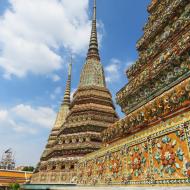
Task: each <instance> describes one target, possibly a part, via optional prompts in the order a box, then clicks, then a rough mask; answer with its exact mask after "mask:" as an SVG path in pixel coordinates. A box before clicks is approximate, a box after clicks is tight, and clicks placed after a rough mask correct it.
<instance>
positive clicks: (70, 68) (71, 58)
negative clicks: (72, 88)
mask: <svg viewBox="0 0 190 190" xmlns="http://www.w3.org/2000/svg"><path fill="white" fill-rule="evenodd" d="M72 63H73V56H72V53H71V57H70V63H69V70H68V75H71V70H72Z"/></svg>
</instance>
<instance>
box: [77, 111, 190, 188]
mask: <svg viewBox="0 0 190 190" xmlns="http://www.w3.org/2000/svg"><path fill="white" fill-rule="evenodd" d="M105 146H107V147H105V148H103V149H100V150H99V151H96V152H94V153H92V154H89V155H86V156H85V157H84V159H82V160H80V161H79V163H78V167H77V168H78V171H77V182H78V183H79V184H86V185H92V184H93V185H102V184H105V185H113V184H115V185H149V184H150V185H158V184H163V185H172V184H179V185H180V186H181V185H183V184H184V185H188V184H190V111H188V112H186V113H183V114H180V115H178V116H175V117H173V118H170V119H168V120H167V121H165V122H161V123H160V124H158V125H155V126H154V127H152V128H150V129H146V130H144V131H140V132H138V133H136V134H134V135H131V136H129V137H127V138H125V139H121V140H118V141H116V142H115V143H112V144H110V145H105Z"/></svg>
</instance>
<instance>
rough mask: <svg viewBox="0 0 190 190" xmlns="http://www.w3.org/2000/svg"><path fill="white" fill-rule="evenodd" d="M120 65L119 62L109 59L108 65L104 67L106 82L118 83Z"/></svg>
mask: <svg viewBox="0 0 190 190" xmlns="http://www.w3.org/2000/svg"><path fill="white" fill-rule="evenodd" d="M120 64H121V61H120V60H118V59H111V61H110V64H109V65H107V66H106V67H105V75H106V82H108V83H111V82H118V80H119V78H120Z"/></svg>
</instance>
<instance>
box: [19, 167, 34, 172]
mask: <svg viewBox="0 0 190 190" xmlns="http://www.w3.org/2000/svg"><path fill="white" fill-rule="evenodd" d="M22 171H26V172H33V171H34V167H33V166H26V167H24V168H23V169H22Z"/></svg>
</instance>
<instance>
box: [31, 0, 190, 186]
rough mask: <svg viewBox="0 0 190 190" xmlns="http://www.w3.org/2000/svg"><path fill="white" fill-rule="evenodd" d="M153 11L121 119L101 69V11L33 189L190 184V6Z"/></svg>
mask: <svg viewBox="0 0 190 190" xmlns="http://www.w3.org/2000/svg"><path fill="white" fill-rule="evenodd" d="M148 12H149V13H150V16H149V19H148V23H146V25H145V26H144V35H143V36H142V38H141V39H140V40H139V41H138V42H137V50H138V52H139V57H138V60H137V61H136V62H135V63H134V64H133V65H132V66H131V67H130V68H129V69H127V71H126V74H127V77H128V83H127V84H126V85H125V86H124V87H123V88H122V89H121V90H120V91H119V92H118V93H117V95H116V101H117V103H118V104H119V105H120V106H121V108H122V111H123V112H124V113H125V117H124V118H123V119H120V120H118V117H117V114H116V113H115V109H114V106H113V103H112V100H111V95H110V93H109V91H108V90H107V88H106V86H105V80H104V73H103V69H102V65H101V64H100V57H99V54H98V43H97V33H96V5H95V6H94V15H93V21H92V33H91V39H90V46H89V51H88V54H87V59H86V63H85V65H84V68H83V70H82V73H81V78H80V84H79V87H78V90H77V91H76V93H75V94H74V99H73V101H72V102H71V103H68V104H67V106H68V107H67V108H68V109H67V111H66V112H67V114H65V112H64V114H63V111H60V112H59V113H58V118H57V120H59V122H58V121H56V123H57V122H58V123H59V125H58V127H54V128H53V130H52V134H51V135H50V138H49V142H48V145H47V147H46V150H45V152H44V154H43V155H42V158H41V161H40V164H39V167H38V170H37V171H36V174H34V176H33V178H32V183H40V182H41V183H65V182H72V180H73V181H74V182H75V183H77V184H80V185H117V184H118V185H122V184H125V185H170V184H171V185H172V184H177V185H179V186H181V185H190V2H189V1H188V0H152V2H151V4H150V5H149V7H148ZM68 86H69V85H68ZM68 95H69V93H68ZM64 102H65V101H64ZM64 102H63V105H64ZM61 110H64V109H63V108H61ZM59 115H60V116H59ZM65 115H67V116H65ZM63 118H64V119H63ZM65 171H67V174H68V175H67V174H65Z"/></svg>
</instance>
